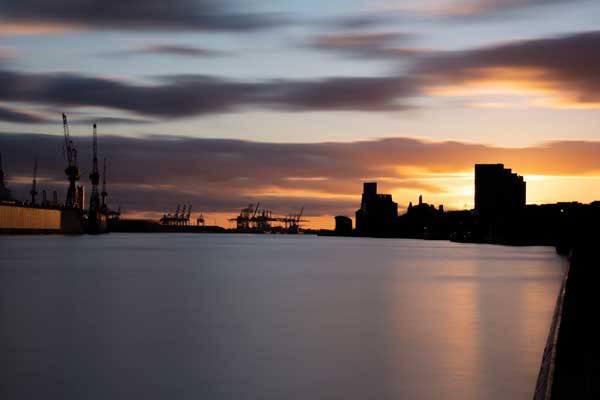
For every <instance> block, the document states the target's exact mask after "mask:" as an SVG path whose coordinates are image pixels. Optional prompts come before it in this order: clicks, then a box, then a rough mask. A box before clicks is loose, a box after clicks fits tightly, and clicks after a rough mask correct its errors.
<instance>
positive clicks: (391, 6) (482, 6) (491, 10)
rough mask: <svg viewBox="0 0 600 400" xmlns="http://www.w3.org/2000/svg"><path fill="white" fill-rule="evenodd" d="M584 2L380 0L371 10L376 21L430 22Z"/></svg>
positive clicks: (559, 0) (566, 0) (556, 0)
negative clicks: (376, 16) (410, 20)
mask: <svg viewBox="0 0 600 400" xmlns="http://www.w3.org/2000/svg"><path fill="white" fill-rule="evenodd" d="M582 1H586V0H441V1H435V2H423V1H419V0H417V1H413V2H410V1H407V2H396V1H383V2H380V3H379V4H377V5H375V6H374V7H372V10H374V11H375V12H374V15H379V16H380V19H381V20H383V19H385V18H387V19H389V18H390V17H391V16H392V15H393V14H396V15H395V16H396V18H398V17H401V18H412V19H415V18H419V19H422V18H424V17H430V18H434V19H451V20H455V19H459V20H460V19H473V18H489V17H497V16H500V15H503V14H509V13H510V14H511V15H512V14H514V13H515V12H516V11H520V10H525V9H535V8H541V7H548V6H553V5H559V4H569V3H577V2H582Z"/></svg>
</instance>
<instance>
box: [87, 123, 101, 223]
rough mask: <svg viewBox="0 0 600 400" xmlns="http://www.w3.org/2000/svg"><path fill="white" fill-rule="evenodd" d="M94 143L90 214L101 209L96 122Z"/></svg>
mask: <svg viewBox="0 0 600 400" xmlns="http://www.w3.org/2000/svg"><path fill="white" fill-rule="evenodd" d="M92 143H93V147H92V152H93V161H92V173H91V174H90V181H91V182H92V193H91V195H90V210H89V213H90V215H92V214H93V213H97V212H99V211H100V197H99V195H98V183H99V182H100V174H99V173H98V134H97V129H96V124H94V131H93V139H92Z"/></svg>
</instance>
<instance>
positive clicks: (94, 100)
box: [0, 0, 600, 228]
mask: <svg viewBox="0 0 600 400" xmlns="http://www.w3.org/2000/svg"><path fill="white" fill-rule="evenodd" d="M598 21H600V2H598V1H594V0H439V1H430V0H414V1H412V0H407V1H388V0H373V1H361V0H344V1H342V0H330V1H327V2H323V1H313V0H303V1H295V0H288V1H270V2H263V1H252V0H237V1H236V0H225V1H223V0H221V1H216V0H170V1H157V0H153V1H149V0H135V1H134V0H121V1H93V0H90V1H80V0H19V1H13V0H0V154H2V159H3V164H4V170H5V174H6V175H7V181H8V182H7V183H8V185H9V187H10V188H11V189H12V191H13V194H14V195H15V196H16V197H19V198H20V197H22V198H23V199H24V198H25V197H26V194H27V192H28V185H29V182H30V181H31V173H32V172H31V171H32V166H33V159H34V157H36V156H38V157H39V159H40V163H39V164H40V166H39V175H40V179H39V181H40V185H42V186H43V185H45V187H46V188H47V190H48V191H50V190H58V191H59V193H60V194H61V195H62V192H63V191H64V190H65V185H66V182H65V177H64V176H63V175H64V174H63V172H62V171H63V169H64V165H63V164H64V160H63V155H62V152H61V143H62V142H61V140H62V134H63V132H62V120H61V115H60V114H61V112H65V113H66V114H67V115H68V117H69V121H70V127H71V134H72V135H73V136H74V138H75V139H74V141H75V145H76V146H77V147H78V149H79V151H80V158H79V159H80V165H81V169H82V177H87V175H88V174H89V170H90V167H91V157H90V156H89V148H90V143H91V142H90V136H91V131H92V130H91V124H92V123H94V122H96V123H98V127H99V128H98V132H99V151H100V157H101V158H106V159H107V163H108V174H107V175H108V182H109V193H110V201H111V206H113V207H117V206H118V205H120V206H121V207H122V210H123V211H124V212H125V215H127V216H130V217H149V218H156V217H157V216H160V215H162V213H165V212H173V211H174V209H175V207H176V206H177V204H184V203H186V204H188V203H189V204H193V205H194V211H195V212H200V211H202V212H203V213H204V215H205V216H206V217H207V223H213V222H217V223H218V224H221V225H224V226H228V224H229V222H228V221H227V218H230V217H233V216H234V215H235V214H236V213H237V212H238V211H239V209H241V208H242V207H244V206H246V205H247V204H248V203H256V202H258V201H260V202H261V205H262V206H264V207H265V208H269V209H272V210H273V211H274V212H275V213H279V214H289V213H295V212H297V211H298V210H299V209H300V208H301V207H302V206H304V207H305V215H306V218H307V219H308V220H309V222H308V224H307V225H308V226H311V227H316V228H318V227H331V226H332V225H333V218H332V217H333V216H334V215H338V214H341V215H350V216H352V215H353V212H354V210H355V209H356V208H358V205H359V202H360V192H361V187H362V182H363V181H366V180H375V181H378V182H379V187H380V191H382V192H385V193H391V194H392V195H393V196H394V200H395V201H397V202H398V204H399V208H400V210H401V211H402V210H403V209H404V208H405V207H406V206H407V205H408V203H409V202H415V201H417V199H418V196H419V195H420V194H422V195H423V197H424V200H425V201H427V202H430V203H434V204H436V205H437V204H444V206H445V208H446V209H469V208H472V207H473V164H475V163H476V162H494V163H496V162H502V163H504V164H505V165H506V166H507V167H508V168H512V169H513V170H514V171H516V172H517V173H519V174H521V175H524V176H525V180H526V181H527V202H528V203H532V204H533V203H548V202H557V201H574V200H577V201H582V202H589V201H593V200H596V199H600V158H599V157H597V154H599V153H598V151H597V150H596V149H597V148H598V147H599V146H600V143H599V142H597V136H598V134H599V133H600V113H599V111H600V110H599V109H600V75H599V74H598V71H599V67H600V26H599V23H598ZM598 150H600V149H598ZM84 181H85V179H84ZM86 183H87V182H86ZM42 189H43V187H42ZM63 197H64V196H63Z"/></svg>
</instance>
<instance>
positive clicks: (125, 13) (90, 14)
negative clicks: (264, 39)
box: [0, 0, 281, 31]
mask: <svg viewBox="0 0 600 400" xmlns="http://www.w3.org/2000/svg"><path fill="white" fill-rule="evenodd" d="M242 4H243V3H241V4H240V3H239V2H237V3H236V2H233V1H217V0H169V1H166V0H119V1H81V0H54V1H48V0H19V1H13V0H1V1H0V15H2V17H3V20H4V21H7V22H16V23H31V24H35V23H41V24H61V25H67V26H74V27H81V28H84V29H90V28H91V29H119V30H128V29H141V30H198V31H249V30H256V29H261V28H267V27H270V26H273V25H276V24H279V23H281V21H280V20H279V19H278V18H275V17H274V16H267V15H258V14H253V13H248V12H239V11H237V10H238V9H241V5H242Z"/></svg>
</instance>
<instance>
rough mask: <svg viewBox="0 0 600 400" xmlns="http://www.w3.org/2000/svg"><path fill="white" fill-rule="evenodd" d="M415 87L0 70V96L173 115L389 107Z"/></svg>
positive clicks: (355, 80) (394, 81)
mask: <svg viewBox="0 0 600 400" xmlns="http://www.w3.org/2000/svg"><path fill="white" fill-rule="evenodd" d="M414 91H415V88H414V85H413V84H412V83H411V82H410V81H408V80H404V79H402V78H396V77H389V78H386V77H376V78H371V77H351V78H328V79H320V80H308V81H290V80H273V81H265V82H254V83H246V82H238V81H228V80H224V79H220V78H215V77H209V76H203V75H180V76H169V77H165V78H163V79H162V80H161V82H160V83H159V84H156V85H143V86H142V85H134V84H130V83H126V82H121V81H116V80H111V79H104V78H95V77H86V76H83V75H78V74H68V73H63V74H25V73H17V72H11V71H1V70H0V101H1V100H4V101H19V102H30V103H36V104H44V105H50V106H74V107H83V106H97V107H107V108H113V109H118V110H122V111H129V112H133V113H136V114H140V115H146V116H155V117H164V118H173V117H190V116H197V115H203V114H208V113H222V112H228V111H233V110H236V109H239V108H241V107H267V108H277V109H285V110H290V111H304V110H365V111H366V110H392V109H402V108H403V107H406V106H405V105H403V104H402V103H401V102H398V99H399V98H400V99H402V98H404V97H408V96H410V95H412V94H413V93H414Z"/></svg>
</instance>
